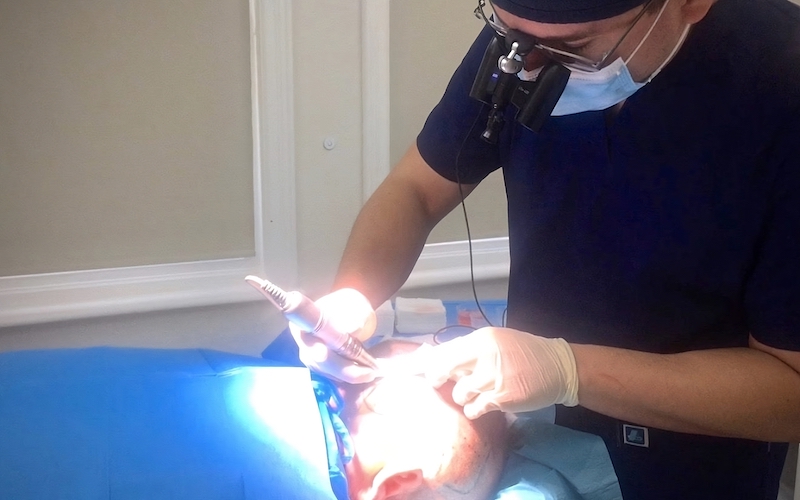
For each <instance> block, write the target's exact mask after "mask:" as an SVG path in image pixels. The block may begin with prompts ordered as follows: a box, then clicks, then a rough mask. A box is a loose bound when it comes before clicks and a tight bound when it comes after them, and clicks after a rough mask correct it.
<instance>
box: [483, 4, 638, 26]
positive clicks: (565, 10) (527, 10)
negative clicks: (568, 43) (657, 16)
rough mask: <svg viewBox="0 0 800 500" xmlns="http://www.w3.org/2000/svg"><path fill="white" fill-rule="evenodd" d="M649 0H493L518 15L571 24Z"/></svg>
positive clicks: (596, 18)
mask: <svg viewBox="0 0 800 500" xmlns="http://www.w3.org/2000/svg"><path fill="white" fill-rule="evenodd" d="M645 1H646V0H492V4H493V5H495V6H496V7H498V8H500V9H502V10H504V11H506V12H508V13H510V14H513V15H515V16H518V17H521V18H524V19H529V20H531V21H537V22H541V23H553V24H569V23H585V22H588V21H597V20H598V19H608V18H609V17H614V16H617V15H619V14H622V13H623V12H627V11H629V10H631V9H633V8H634V7H638V6H639V5H642V4H643V3H645Z"/></svg>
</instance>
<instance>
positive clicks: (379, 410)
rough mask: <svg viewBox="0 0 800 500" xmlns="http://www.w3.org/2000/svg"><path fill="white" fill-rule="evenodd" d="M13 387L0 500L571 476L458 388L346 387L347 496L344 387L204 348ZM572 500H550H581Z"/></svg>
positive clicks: (249, 493) (75, 352)
mask: <svg viewBox="0 0 800 500" xmlns="http://www.w3.org/2000/svg"><path fill="white" fill-rule="evenodd" d="M412 348H416V344H410V345H409V343H398V342H392V343H387V344H381V345H379V346H376V347H375V348H374V349H373V354H375V355H376V356H379V357H380V356H388V355H391V354H394V353H399V352H403V351H407V350H409V349H412ZM0 382H1V383H0V429H3V432H0V498H14V499H22V500H25V499H40V498H103V499H123V498H147V499H148V500H157V499H183V498H191V499H192V500H203V499H230V500H256V499H259V500H260V499H264V498H280V499H282V500H291V499H296V500H307V499H313V500H320V499H326V500H333V499H335V498H338V499H339V500H342V499H343V498H344V497H349V498H350V499H351V500H381V499H389V498H392V499H402V498H407V499H451V498H457V499H488V498H495V493H496V492H497V491H502V492H503V493H502V494H503V495H505V493H506V492H507V491H508V488H509V486H510V485H512V486H513V485H516V484H517V483H519V484H520V485H521V486H522V487H523V488H524V489H525V490H526V491H533V490H532V488H534V487H535V488H536V489H537V491H541V489H540V486H542V485H543V484H546V483H548V481H551V480H552V479H553V478H554V477H555V476H557V475H558V474H555V475H554V474H553V473H552V471H553V469H551V468H549V467H543V466H538V465H536V464H535V463H533V462H531V463H528V462H527V461H526V459H525V457H522V456H521V455H520V453H521V451H520V450H522V448H519V447H518V446H517V445H514V446H511V447H509V446H506V431H507V429H506V424H505V417H504V415H502V414H501V413H499V412H492V413H489V414H486V415H484V416H483V417H481V418H480V419H477V420H474V421H471V420H468V419H467V418H466V417H464V415H463V413H462V410H461V408H460V407H459V406H457V405H455V404H454V403H453V402H452V400H450V399H449V394H450V393H451V390H452V388H451V387H443V388H442V389H441V390H439V391H437V390H434V389H433V388H432V387H431V386H430V385H428V384H427V382H425V381H424V380H423V379H422V378H421V377H409V376H407V377H403V378H399V377H387V378H384V379H379V380H378V381H376V382H374V383H372V384H369V385H360V386H348V385H339V387H338V390H339V392H340V393H341V395H342V396H343V397H342V400H343V402H344V405H343V409H342V410H341V413H340V416H341V418H342V420H343V421H344V423H345V425H346V426H347V428H348V430H349V434H350V436H351V438H352V441H353V447H352V448H353V449H354V457H353V459H352V460H351V461H350V462H349V463H348V464H347V465H346V466H345V473H346V476H347V480H348V485H347V487H346V488H345V487H344V485H343V484H342V483H341V482H340V481H339V479H340V475H339V474H338V472H337V471H338V470H339V469H338V468H336V467H333V466H332V463H333V464H336V465H337V466H338V463H337V460H336V459H335V458H333V459H331V450H333V453H334V456H335V455H336V453H335V451H336V450H335V449H334V448H335V446H333V445H332V446H331V447H328V444H329V443H331V440H330V439H329V437H330V436H329V434H327V431H326V430H325V429H324V428H325V426H326V425H328V424H331V423H332V422H333V418H332V417H331V416H327V417H326V416H325V413H326V412H325V411H323V408H324V406H325V405H324V402H323V401H320V399H323V400H324V398H318V397H316V396H317V390H318V389H320V387H321V386H324V387H325V390H329V389H331V390H332V389H334V388H332V387H330V388H329V387H328V385H329V384H327V383H326V382H325V381H318V380H312V378H311V377H309V372H308V370H307V369H305V368H301V367H291V366H289V367H287V366H286V365H285V363H283V362H281V361H276V360H273V359H262V358H253V357H248V356H241V355H237V354H231V353H223V352H219V351H208V350H202V349H187V350H169V349H126V348H122V349H119V348H91V349H55V350H39V351H20V352H6V353H0ZM317 383H321V384H322V385H321V386H318V385H315V384H317ZM321 417H323V418H321ZM326 419H327V420H326ZM326 422H327V423H328V424H326ZM553 427H555V426H553ZM515 428H516V425H515ZM340 430H341V429H340ZM540 436H541V434H539V433H538V431H537V439H536V442H540V441H541V439H540ZM560 439H561V438H560ZM597 439H598V440H599V438H597ZM335 442H336V437H335V436H334V438H333V443H335ZM514 442H515V443H516V438H515V439H514ZM601 445H602V442H601ZM512 448H513V449H512ZM528 449H530V448H529V445H525V448H524V450H528ZM575 450H576V448H574V447H572V448H570V452H569V453H568V455H569V456H570V463H571V462H574V461H575V460H574V459H573V458H572V457H574V455H575V454H576V453H575ZM602 451H603V453H604V454H605V448H604V447H603V448H602ZM526 453H527V452H526ZM537 453H538V452H537ZM544 453H545V454H546V453H548V450H544ZM577 454H578V455H580V456H583V455H584V454H585V453H583V452H578V453H577ZM557 455H558V454H556V456H551V458H553V459H554V460H555V459H557V458H558V456H557ZM562 455H563V453H562ZM605 457H606V458H605V460H606V461H608V460H607V454H605ZM608 466H609V467H610V462H609V465H608ZM573 468H574V467H573ZM580 469H581V470H584V469H586V467H585V466H581V467H580ZM501 470H502V476H501ZM537 472H541V473H540V474H538V475H535V477H534V476H533V474H536V473H537ZM612 474H613V471H612ZM596 477H597V475H594V476H592V479H591V481H592V484H594V483H596V482H597V481H596ZM498 478H500V479H499V482H498ZM562 489H563V490H564V491H566V492H567V494H566V495H552V496H546V498H569V499H573V498H577V497H576V496H573V495H572V494H571V493H570V492H572V491H577V490H575V489H574V488H572V486H570V485H566V486H565V487H564V488H562ZM345 490H349V491H345ZM503 498H508V497H507V496H503ZM514 498H521V496H519V495H517V496H514ZM525 498H542V496H541V494H540V495H539V496H533V497H530V496H527V497H525ZM592 498H607V497H598V496H593V497H592ZM608 498H617V497H608Z"/></svg>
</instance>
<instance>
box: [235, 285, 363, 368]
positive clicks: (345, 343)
mask: <svg viewBox="0 0 800 500" xmlns="http://www.w3.org/2000/svg"><path fill="white" fill-rule="evenodd" d="M245 281H247V282H248V283H250V284H251V285H252V286H253V287H255V288H257V289H259V290H260V291H261V293H263V294H264V296H265V297H267V299H269V301H270V302H272V303H273V304H275V306H276V307H277V308H278V309H280V310H281V312H282V313H283V315H284V317H285V318H286V319H287V320H289V321H291V322H292V323H294V324H295V325H296V326H297V327H298V328H300V329H301V330H303V331H304V332H308V333H310V334H311V335H313V336H314V337H316V338H318V339H319V340H320V341H322V343H323V344H325V345H326V346H328V347H329V348H330V349H332V350H333V351H334V352H336V353H337V354H339V355H340V356H343V357H345V358H347V359H349V360H352V361H354V362H356V363H358V364H360V365H363V366H366V367H369V368H372V369H375V370H377V369H378V364H377V363H376V362H375V358H373V357H372V356H371V355H370V354H369V353H368V352H367V350H366V349H364V346H363V345H362V344H361V342H359V341H358V340H357V339H355V338H353V337H352V336H350V335H348V334H346V333H341V332H338V331H336V330H335V329H333V328H331V327H330V325H329V324H328V321H327V319H326V318H325V315H324V314H322V311H321V310H320V309H319V307H317V305H316V304H314V302H313V301H312V300H311V299H309V298H308V297H306V296H305V295H303V294H302V293H300V292H296V291H291V292H286V291H284V290H282V289H280V288H279V287H278V286H276V285H274V284H272V283H270V282H269V281H267V280H265V279H262V278H259V277H257V276H247V277H246V278H245Z"/></svg>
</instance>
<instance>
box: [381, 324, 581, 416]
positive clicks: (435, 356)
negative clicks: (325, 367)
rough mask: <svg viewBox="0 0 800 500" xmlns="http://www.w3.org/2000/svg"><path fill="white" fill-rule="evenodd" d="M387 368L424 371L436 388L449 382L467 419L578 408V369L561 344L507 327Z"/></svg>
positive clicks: (564, 343) (470, 336)
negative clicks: (489, 414)
mask: <svg viewBox="0 0 800 500" xmlns="http://www.w3.org/2000/svg"><path fill="white" fill-rule="evenodd" d="M404 364H405V365H406V366H403V365H404ZM392 369H393V370H399V371H413V372H417V373H424V374H425V376H426V378H428V380H430V381H431V383H432V384H433V385H435V386H436V387H439V386H441V385H442V384H443V383H444V382H446V381H447V380H454V381H455V382H456V384H455V387H453V401H455V402H456V403H457V404H459V405H462V406H463V407H464V414H465V415H466V416H467V417H468V418H472V419H474V418H477V417H479V416H481V415H483V414H484V413H486V412H489V411H493V410H501V411H504V412H511V413H517V412H523V411H533V410H538V409H541V408H545V407H547V406H550V405H552V404H563V405H565V406H575V405H577V404H578V371H577V367H576V365H575V356H574V355H573V353H572V349H571V348H570V346H569V344H568V343H567V341H565V340H564V339H548V338H544V337H539V336H536V335H532V334H530V333H526V332H521V331H519V330H513V329H511V328H494V327H487V328H481V329H479V330H476V331H474V332H472V333H470V334H468V335H465V336H463V337H459V338H456V339H453V340H451V341H449V342H445V343H444V344H440V345H438V346H433V347H431V348H429V349H424V350H420V351H419V353H418V354H416V355H415V354H410V355H408V356H407V357H401V358H396V359H394V360H392Z"/></svg>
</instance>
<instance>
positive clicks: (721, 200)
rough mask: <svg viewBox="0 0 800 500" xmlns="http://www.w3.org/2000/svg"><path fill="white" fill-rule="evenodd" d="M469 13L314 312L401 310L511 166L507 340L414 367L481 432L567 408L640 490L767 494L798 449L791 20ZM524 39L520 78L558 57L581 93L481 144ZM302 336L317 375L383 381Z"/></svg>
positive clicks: (656, 1)
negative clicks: (467, 209) (501, 54)
mask: <svg viewBox="0 0 800 500" xmlns="http://www.w3.org/2000/svg"><path fill="white" fill-rule="evenodd" d="M471 7H472V8H474V6H471ZM476 14H477V15H478V17H479V18H482V19H484V21H485V23H486V26H485V28H484V29H483V31H482V32H481V33H480V34H479V35H478V37H477V39H476V40H475V42H474V44H473V46H472V47H471V49H470V50H469V52H468V53H467V54H466V56H465V57H464V59H463V61H462V62H461V64H460V65H459V66H458V68H457V69H456V71H455V74H454V75H453V77H452V79H451V81H450V84H449V86H448V87H447V90H446V92H445V94H444V96H443V97H442V99H441V101H440V102H439V104H438V105H437V106H436V107H435V108H434V109H433V111H432V112H431V114H430V116H429V117H428V120H427V122H426V124H425V126H424V128H423V129H422V131H421V133H420V134H419V136H418V138H417V140H416V143H415V144H413V145H412V146H411V147H410V148H409V150H408V152H407V153H406V155H405V156H404V158H403V159H402V160H401V161H400V162H399V164H398V165H396V166H395V167H394V169H393V170H392V172H391V173H390V174H389V176H388V178H387V179H386V180H385V182H384V183H383V184H382V185H381V186H380V188H379V189H378V190H377V191H376V192H375V194H374V195H373V196H372V197H371V199H370V200H369V201H368V202H367V204H366V205H365V206H364V208H363V210H362V212H361V214H360V215H359V217H358V219H357V220H356V223H355V225H354V228H353V230H352V233H351V236H350V239H349V241H348V244H347V247H346V250H345V252H344V256H343V260H342V262H341V264H340V267H339V271H338V275H337V280H336V282H335V287H334V290H335V291H334V292H332V294H330V295H328V296H326V297H323V298H324V299H327V298H330V297H331V296H335V295H336V294H337V293H338V289H340V288H344V287H351V288H355V289H357V290H359V291H360V292H361V293H363V295H364V296H365V297H366V298H367V299H368V300H369V301H370V302H371V303H372V304H373V305H375V304H380V303H381V302H382V301H384V300H386V299H387V298H389V297H390V296H391V295H392V294H393V293H394V292H396V290H397V289H398V288H399V287H400V285H401V284H402V283H403V282H404V280H405V279H406V277H407V276H408V274H409V272H410V270H411V269H412V267H413V265H414V262H415V260H416V259H417V257H418V255H419V252H420V250H421V248H422V246H423V244H424V242H425V239H426V237H427V236H428V234H429V231H430V229H431V228H432V227H433V226H434V225H435V224H436V223H437V222H438V221H439V220H440V219H441V218H442V217H444V215H445V214H447V213H448V212H450V211H451V210H452V209H454V208H455V207H457V206H458V204H459V203H460V201H461V196H462V194H463V195H468V194H469V193H470V192H471V191H472V190H473V189H474V187H475V186H476V185H477V184H478V183H480V182H481V180H483V179H484V178H485V177H486V176H487V175H488V174H489V173H490V172H492V171H494V170H496V169H502V172H503V175H504V179H505V186H506V194H507V198H508V220H509V238H510V252H511V268H510V275H509V290H508V321H507V327H504V328H499V327H498V328H495V327H488V328H484V329H481V330H478V331H476V332H474V333H472V334H470V335H467V336H465V337H462V338H460V339H457V340H455V341H452V342H448V343H445V344H443V345H441V346H437V347H435V348H434V349H432V350H431V351H429V353H428V355H427V356H426V357H425V358H424V359H423V358H419V357H418V358H416V359H414V360H412V359H409V360H407V366H408V367H409V368H413V369H414V370H418V371H422V372H425V373H426V374H427V375H428V377H429V378H430V379H431V380H433V381H434V382H435V383H441V382H443V381H444V380H446V379H452V380H455V381H456V382H457V383H456V385H455V388H454V389H453V396H454V400H455V401H456V402H458V403H459V404H461V405H463V407H464V411H465V413H466V414H467V415H468V416H470V417H475V416H477V415H480V414H482V413H484V412H487V411H495V410H500V411H506V412H518V411H522V410H533V409H536V408H540V407H543V406H547V405H550V404H553V403H555V404H557V405H558V406H557V423H560V424H563V425H566V426H569V427H572V428H575V429H579V430H584V431H589V432H592V433H595V434H598V435H600V436H602V437H603V439H604V440H605V442H606V445H607V447H608V449H609V451H610V454H611V458H612V461H613V463H614V466H615V469H616V471H617V474H618V476H619V480H620V484H621V488H622V493H623V496H624V497H625V498H627V499H632V500H642V499H656V498H665V499H667V498H668V499H681V500H686V499H693V498H697V499H709V498H715V499H716V498H720V499H748V500H751V499H767V498H775V497H776V495H777V488H778V480H779V475H780V470H781V467H782V464H783V461H784V458H785V454H786V444H783V443H786V442H792V441H800V373H799V372H800V352H798V351H800V7H798V6H797V5H795V4H794V3H792V2H790V1H789V0H717V1H715V0H649V1H647V0H494V1H493V2H490V1H489V0H485V1H480V2H479V4H478V9H477V10H476ZM471 15H472V13H471V12H470V11H469V8H468V7H467V6H466V5H465V6H464V12H453V16H471ZM520 33H522V34H523V35H527V36H528V37H533V38H534V39H535V41H536V42H537V45H536V46H535V47H536V48H535V49H533V50H532V51H531V52H529V53H528V54H527V55H525V56H524V58H523V59H524V67H523V68H522V69H521V70H520V71H519V73H518V74H517V77H518V78H520V79H527V80H533V79H535V78H537V69H538V68H539V67H541V66H542V65H543V64H546V63H550V62H557V63H558V64H561V65H563V66H564V67H566V68H567V69H569V71H570V74H569V81H568V82H567V84H566V88H565V89H564V91H563V94H562V95H561V96H560V98H559V100H558V102H557V104H556V105H555V108H554V109H553V111H552V113H551V116H549V117H548V118H547V120H546V121H545V122H544V124H543V126H542V127H541V128H540V129H539V130H537V131H532V130H529V129H528V128H526V127H525V126H524V125H523V124H521V123H519V122H518V121H517V120H516V116H515V113H516V108H515V107H513V106H508V107H507V108H506V110H505V115H504V119H505V125H504V127H503V128H502V130H501V131H500V132H499V133H498V137H497V141H496V143H495V144H490V143H488V142H487V141H485V140H483V139H482V138H481V134H482V133H483V131H484V127H485V124H486V123H487V115H488V113H489V106H487V105H485V104H483V103H481V102H479V101H477V100H475V99H473V98H471V97H470V95H469V92H470V88H471V86H472V84H473V82H474V80H475V77H476V73H477V71H478V68H479V66H480V64H481V61H482V59H483V55H484V52H485V50H486V48H487V46H488V45H489V43H490V41H491V40H492V39H493V38H499V39H500V40H502V41H503V42H508V41H509V40H508V39H509V38H510V37H514V36H519V34H520ZM445 42H446V41H445V40H443V41H442V43H445ZM511 55H512V57H513V54H511ZM454 66H456V63H454ZM323 305H324V304H323ZM298 338H299V339H300V340H302V341H303V342H305V343H306V344H307V346H304V348H303V350H304V351H305V359H306V361H307V363H308V364H311V365H312V366H314V361H315V360H316V362H317V365H316V369H317V370H319V371H324V372H328V373H333V374H334V375H336V374H337V373H339V376H340V377H342V378H359V379H361V380H365V379H369V378H370V377H371V375H370V373H369V372H368V371H367V370H364V371H362V372H358V371H353V370H350V371H348V372H346V373H343V372H341V366H343V364H337V363H336V362H335V361H336V357H335V356H334V355H333V354H330V353H329V355H328V356H321V355H319V353H318V351H313V349H317V348H318V347H319V346H313V345H312V344H313V342H311V341H309V337H308V336H306V335H302V334H301V335H299V336H298ZM312 351H313V352H316V353H317V354H314V353H313V352H312Z"/></svg>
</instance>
